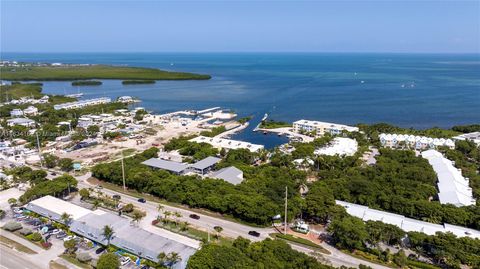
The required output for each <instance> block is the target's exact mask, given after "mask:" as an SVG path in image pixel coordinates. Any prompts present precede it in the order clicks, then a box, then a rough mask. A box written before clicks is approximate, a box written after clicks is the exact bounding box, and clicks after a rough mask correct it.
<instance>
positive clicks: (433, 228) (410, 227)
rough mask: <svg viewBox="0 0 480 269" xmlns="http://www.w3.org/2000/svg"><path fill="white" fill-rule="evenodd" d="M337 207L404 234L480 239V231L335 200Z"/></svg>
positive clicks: (364, 219)
mask: <svg viewBox="0 0 480 269" xmlns="http://www.w3.org/2000/svg"><path fill="white" fill-rule="evenodd" d="M335 203H336V204H337V205H340V206H343V207H344V208H345V209H346V211H347V213H348V214H350V215H352V216H355V217H357V218H361V219H362V220H363V221H369V220H372V221H381V222H383V223H387V224H391V225H395V226H397V227H398V228H400V229H402V230H404V231H405V232H421V233H425V234H428V235H435V233H437V232H441V233H447V232H451V233H453V234H454V235H456V236H457V237H470V238H478V239H480V231H477V230H474V229H469V228H465V227H461V226H456V225H451V224H447V223H444V224H434V223H430V222H425V221H419V220H415V219H411V218H407V217H405V216H402V215H398V214H393V213H389V212H385V211H381V210H376V209H371V208H369V207H367V206H363V205H357V204H352V203H348V202H344V201H339V200H335Z"/></svg>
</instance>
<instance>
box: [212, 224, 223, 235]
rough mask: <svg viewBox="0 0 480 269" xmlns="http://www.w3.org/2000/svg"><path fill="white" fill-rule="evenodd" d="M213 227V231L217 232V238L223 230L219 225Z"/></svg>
mask: <svg viewBox="0 0 480 269" xmlns="http://www.w3.org/2000/svg"><path fill="white" fill-rule="evenodd" d="M213 229H214V230H215V232H217V234H216V237H217V238H218V237H219V236H220V233H221V232H222V231H223V228H222V227H220V226H215V227H213Z"/></svg>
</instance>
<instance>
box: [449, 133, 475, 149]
mask: <svg viewBox="0 0 480 269" xmlns="http://www.w3.org/2000/svg"><path fill="white" fill-rule="evenodd" d="M453 139H454V140H468V141H472V142H473V143H475V144H477V146H480V132H473V133H468V134H462V135H457V136H454V137H453Z"/></svg>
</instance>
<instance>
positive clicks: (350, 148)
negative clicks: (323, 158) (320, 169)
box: [314, 137, 358, 156]
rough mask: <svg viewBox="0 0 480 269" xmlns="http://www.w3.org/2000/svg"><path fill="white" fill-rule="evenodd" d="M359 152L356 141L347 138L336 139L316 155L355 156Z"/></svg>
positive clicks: (320, 149)
mask: <svg viewBox="0 0 480 269" xmlns="http://www.w3.org/2000/svg"><path fill="white" fill-rule="evenodd" d="M357 150H358V143H357V141H356V140H355V139H351V138H346V137H335V138H334V139H333V140H332V141H331V142H330V144H329V145H327V146H325V147H323V148H319V149H316V150H315V151H314V154H315V155H329V156H335V155H339V156H353V155H354V154H355V153H356V152H357Z"/></svg>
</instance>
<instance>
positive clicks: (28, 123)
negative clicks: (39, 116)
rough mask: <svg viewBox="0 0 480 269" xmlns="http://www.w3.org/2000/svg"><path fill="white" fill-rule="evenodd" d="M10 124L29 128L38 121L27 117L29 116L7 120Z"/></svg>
mask: <svg viewBox="0 0 480 269" xmlns="http://www.w3.org/2000/svg"><path fill="white" fill-rule="evenodd" d="M7 125H8V126H11V127H12V126H25V127H28V128H33V127H35V125H36V123H35V121H34V120H31V119H27V118H14V119H9V120H7Z"/></svg>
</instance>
